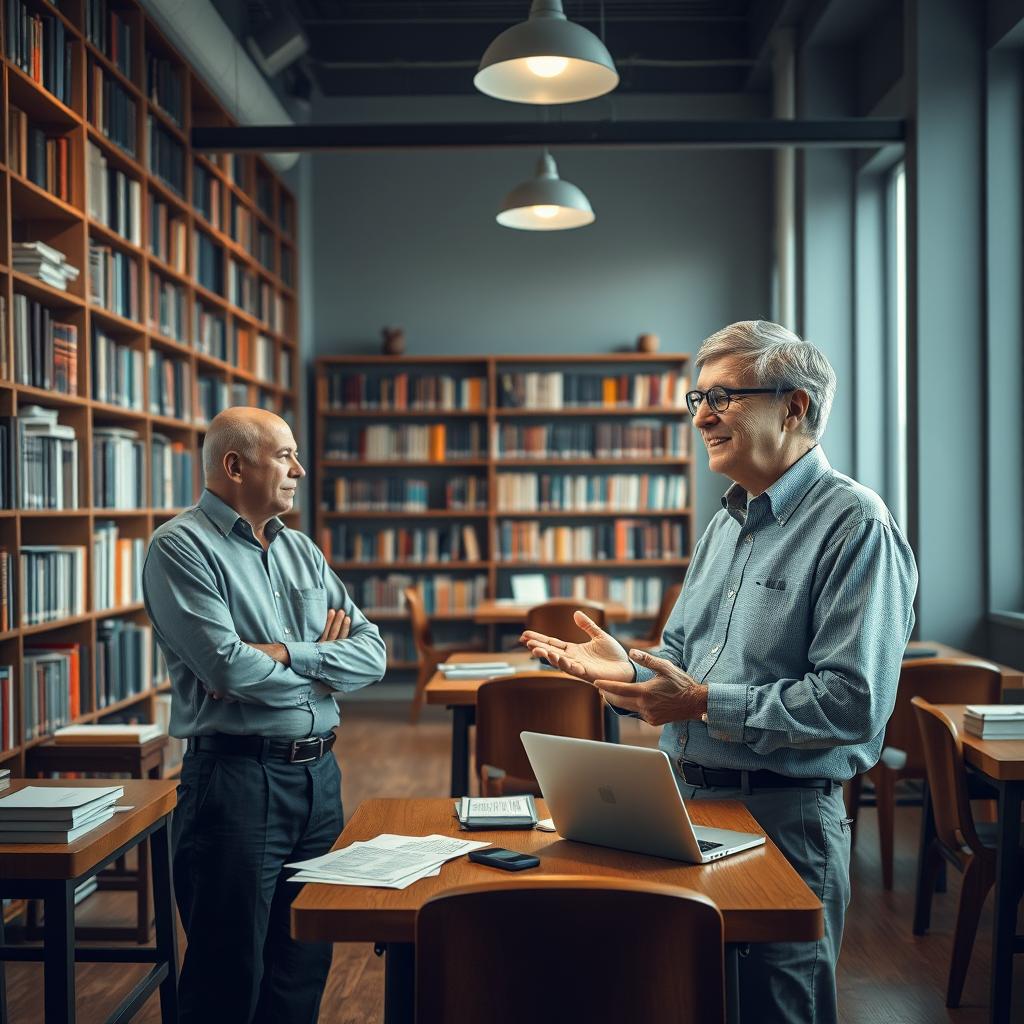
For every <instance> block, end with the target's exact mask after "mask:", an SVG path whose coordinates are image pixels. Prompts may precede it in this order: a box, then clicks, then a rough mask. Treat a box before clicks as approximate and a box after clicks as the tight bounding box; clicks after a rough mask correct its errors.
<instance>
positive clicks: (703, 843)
mask: <svg viewBox="0 0 1024 1024" xmlns="http://www.w3.org/2000/svg"><path fill="white" fill-rule="evenodd" d="M697 845H698V846H699V847H700V852H701V853H707V852H708V851H709V850H717V849H718V848H719V847H720V846H721V845H722V844H721V843H709V842H708V841H707V840H706V839H698V840H697Z"/></svg>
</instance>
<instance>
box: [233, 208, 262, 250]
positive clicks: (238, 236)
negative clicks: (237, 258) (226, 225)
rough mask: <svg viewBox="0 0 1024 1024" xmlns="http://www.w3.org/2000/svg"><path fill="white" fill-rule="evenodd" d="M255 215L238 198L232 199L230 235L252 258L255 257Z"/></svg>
mask: <svg viewBox="0 0 1024 1024" xmlns="http://www.w3.org/2000/svg"><path fill="white" fill-rule="evenodd" d="M255 220H256V218H255V215H254V214H253V213H252V212H251V211H250V210H249V208H248V207H247V206H244V205H243V204H242V202H241V200H240V199H238V197H237V196H232V197H231V222H230V229H229V232H228V233H229V234H230V235H231V237H232V238H233V239H234V240H235V241H236V242H237V243H238V244H239V245H240V246H241V247H242V248H243V249H245V250H246V252H248V253H249V255H250V256H254V255H255V251H254V250H255V247H254V245H253V238H254V236H255Z"/></svg>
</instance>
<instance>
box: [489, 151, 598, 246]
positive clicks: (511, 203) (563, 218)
mask: <svg viewBox="0 0 1024 1024" xmlns="http://www.w3.org/2000/svg"><path fill="white" fill-rule="evenodd" d="M593 222H594V211H593V210H592V209H591V208H590V202H589V201H588V199H587V197H586V196H585V195H584V194H583V193H582V192H581V191H580V190H579V189H578V188H577V187H576V186H575V185H573V184H572V182H569V181H562V179H561V178H559V176H558V168H557V167H556V166H555V161H554V159H553V158H552V156H551V154H550V153H549V152H548V151H547V150H546V149H545V150H544V155H543V156H542V157H541V158H540V160H538V161H537V171H536V174H535V175H534V177H532V178H530V180H529V181H524V182H523V183H522V184H520V185H516V187H515V188H514V189H512V191H511V192H509V194H508V195H507V196H505V201H504V202H503V203H502V204H501V211H500V212H499V213H498V223H499V224H501V225H502V226H503V227H506V228H519V229H520V230H521V231H564V230H565V229H566V228H582V227H585V226H586V225H587V224H593Z"/></svg>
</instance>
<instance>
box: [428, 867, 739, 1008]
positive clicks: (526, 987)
mask: <svg viewBox="0 0 1024 1024" xmlns="http://www.w3.org/2000/svg"><path fill="white" fill-rule="evenodd" d="M723 940H724V927H723V922H722V915H721V913H720V912H719V910H718V908H717V907H716V906H715V904H714V903H712V902H711V901H710V900H709V899H708V898H707V897H705V896H702V895H700V894H699V893H696V892H692V891H689V890H686V889H678V888H670V887H669V886H664V885H656V884H653V883H649V882H636V881H632V880H629V879H621V878H616V879H606V880H602V879H596V878H595V879H591V878H587V879H583V878H566V877H559V876H554V877H547V878H539V877H537V876H536V875H534V876H532V877H530V878H508V879H501V880H500V881H496V882H493V883H487V884H485V885H476V886H467V887H465V888H460V889H457V890H453V891H451V892H448V893H445V894H443V895H441V896H436V897H435V898H434V899H432V900H428V901H427V902H426V903H424V904H423V906H422V907H421V908H420V910H419V913H418V914H417V916H416V1020H417V1022H419V1024H435V1022H440V1021H443V1022H444V1024H481V1022H486V1024H523V1022H524V1021H556V1020H564V1021H573V1020H577V1021H586V1022H587V1024H605V1022H608V1024H622V1022H623V1021H629V1020H635V1021H673V1022H674V1024H697V1022H700V1024H714V1022H718V1024H721V1022H722V1021H723V1020H724V1018H725V970H724V962H723V960H724V946H723ZM611 950H614V956H613V957H612V961H613V962H612V963H609V962H607V961H605V960H603V959H602V955H601V954H602V951H604V952H608V951H611ZM595 958H597V959H595Z"/></svg>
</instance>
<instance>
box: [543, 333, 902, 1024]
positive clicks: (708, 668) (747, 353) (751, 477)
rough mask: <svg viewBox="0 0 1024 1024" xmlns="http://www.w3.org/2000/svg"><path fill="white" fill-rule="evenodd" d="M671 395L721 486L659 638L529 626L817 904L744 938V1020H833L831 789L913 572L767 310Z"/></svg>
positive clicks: (887, 661)
mask: <svg viewBox="0 0 1024 1024" xmlns="http://www.w3.org/2000/svg"><path fill="white" fill-rule="evenodd" d="M697 367H698V369H699V371H700V376H699V379H698V382H697V389H696V390H694V391H691V392H690V393H689V395H687V404H688V406H689V408H690V412H691V414H692V416H693V425H694V427H696V428H697V429H698V430H699V431H700V433H701V436H702V438H703V439H704V443H705V445H706V447H707V450H708V459H709V463H710V466H711V469H713V470H714V471H715V472H716V473H722V474H723V475H725V476H727V477H729V478H730V479H732V480H733V481H734V483H733V485H732V486H731V487H730V488H729V490H728V491H727V492H726V494H725V496H724V497H723V499H722V505H723V509H722V511H721V512H719V513H718V514H717V515H716V516H715V517H714V519H712V521H711V523H710V525H709V526H708V529H707V531H706V532H705V533H704V536H703V537H702V538H701V539H700V542H699V543H698V544H697V547H696V549H695V550H694V552H693V557H692V560H691V563H690V568H689V571H688V573H687V577H686V587H685V589H684V591H683V593H682V595H681V597H680V599H679V602H678V603H677V604H676V607H675V609H674V610H673V612H672V615H671V616H670V618H669V620H668V623H667V625H666V627H665V631H664V634H663V636H662V645H661V648H660V649H659V650H657V651H655V652H653V653H651V654H647V653H644V652H642V651H630V652H629V654H628V656H627V654H626V652H625V651H624V650H623V649H622V647H621V646H620V645H619V644H618V643H617V642H616V641H615V640H613V639H612V638H611V637H610V636H609V635H608V634H607V633H604V632H603V631H602V630H600V629H598V628H597V626H595V625H594V623H593V622H591V621H590V619H588V618H587V617H586V616H585V615H583V614H582V613H581V612H577V613H576V621H577V622H578V623H579V625H580V626H581V627H583V628H584V629H585V630H586V631H587V633H588V634H589V635H590V636H591V638H592V639H591V640H590V641H589V642H587V643H585V644H572V643H566V642H564V641H562V640H560V639H558V638H555V637H547V636H542V635H540V634H537V633H530V632H528V633H525V634H524V635H523V639H524V641H525V642H526V643H527V644H528V646H529V647H531V648H532V649H534V650H537V651H539V652H540V653H542V654H543V655H544V656H545V657H547V658H548V659H549V660H550V661H552V662H554V663H555V664H556V665H557V666H558V667H559V668H561V669H563V670H565V671H568V672H571V673H573V674H574V675H577V676H580V677H581V678H584V679H588V680H590V681H591V682H593V683H594V684H595V685H596V686H597V687H598V688H599V689H600V690H601V691H602V693H603V694H604V696H605V698H606V699H607V700H608V702H609V703H610V704H612V705H614V706H615V707H617V708H619V709H621V710H622V711H624V712H628V713H632V714H635V715H638V716H639V717H641V718H643V719H644V721H646V722H649V723H650V724H652V725H664V726H665V728H664V729H663V731H662V736H661V748H662V750H664V751H665V752H666V753H667V754H668V755H669V757H671V759H672V761H673V763H674V764H675V766H676V770H677V774H678V780H677V781H678V784H679V788H680V791H681V792H682V794H683V796H684V797H685V798H686V799H693V798H698V799H699V798H712V799H718V800H720V799H737V800H742V801H743V802H744V803H745V804H746V805H747V807H748V808H749V809H750V811H751V813H752V814H753V815H754V817H755V818H756V819H757V820H758V822H759V823H760V824H761V826H762V827H763V828H764V830H765V832H767V833H768V835H769V836H770V837H771V838H772V840H773V841H774V842H775V844H776V845H777V846H778V847H779V848H780V849H781V850H782V852H783V853H784V854H785V855H786V857H787V858H788V859H789V861H790V863H791V864H792V865H793V867H794V868H795V869H796V870H797V871H798V872H799V873H800V875H801V876H802V877H803V879H804V881H805V882H806V883H807V884H808V886H810V888H811V889H812V890H813V891H814V893H815V894H816V895H817V896H818V897H819V899H821V901H822V903H823V904H824V907H825V935H824V937H823V938H822V939H821V940H819V941H818V942H804V943H786V944H781V943H776V944H766V945H761V946H753V947H751V951H750V954H749V956H746V957H744V958H743V959H742V960H741V963H740V972H739V981H740V1002H741V1007H742V1013H741V1016H742V1015H744V1014H745V1015H748V1016H749V1018H750V1019H755V1020H757V1021H759V1022H762V1024H763V1022H767V1021H786V1022H790V1021H792V1022H806V1021H814V1022H815V1024H826V1022H832V1021H837V1020H838V1010H837V1005H836V986H835V969H836V961H837V960H838V957H839V946H840V943H841V941H842V933H843V921H844V917H845V913H846V906H847V904H848V903H849V899H850V876H849V861H850V832H849V821H848V819H847V818H846V810H845V808H844V806H843V796H842V789H841V783H842V781H843V780H845V779H848V778H850V777H852V776H853V775H854V774H855V773H856V772H862V771H864V770H866V769H867V768H869V767H871V766H872V765H873V764H874V763H875V762H876V761H877V760H878V757H879V754H880V752H881V748H882V736H883V731H884V728H885V723H886V721H887V720H888V718H889V715H890V714H891V713H892V708H893V704H894V702H895V699H896V686H897V683H898V680H899V670H900V661H901V659H902V656H903V651H904V649H905V647H906V644H907V640H908V639H909V637H910V631H911V628H912V627H913V623H914V612H913V600H914V594H915V592H916V590H917V568H916V566H915V564H914V556H913V553H912V552H911V550H910V547H909V545H908V544H907V541H906V539H905V538H904V536H903V534H902V533H901V532H900V529H899V527H898V526H897V525H896V523H895V522H894V520H893V518H892V516H891V515H890V514H889V511H888V509H887V508H886V507H885V504H884V503H883V502H882V500H881V498H879V497H878V495H877V494H875V493H873V492H872V491H870V490H868V488H866V487H863V486H861V485H860V484H858V483H857V482H856V481H854V480H851V479H850V478H849V477H846V476H843V475H842V474H840V473H837V472H836V471H835V470H834V469H832V467H831V466H830V465H829V462H828V459H827V458H826V457H825V453H824V452H823V451H822V449H821V447H820V446H819V444H818V441H819V439H820V437H821V435H822V433H823V431H824V429H825V424H826V422H827V420H828V414H829V410H830V408H831V405H832V398H833V396H834V394H835V389H836V379H835V374H834V372H833V370H832V367H831V366H830V365H829V363H828V360H827V359H826V358H825V356H824V355H823V354H822V353H821V352H820V351H819V350H818V349H817V348H815V347H814V346H813V345H811V344H810V343H809V342H805V341H802V340H801V339H800V338H798V337H797V336H796V335H795V334H793V333H792V332H790V331H788V330H786V329H785V328H784V327H780V326H778V325H777V324H772V323H767V322H765V321H760V320H758V321H746V322H742V323H736V324H732V325H730V326H729V327H726V328H724V329H723V330H721V331H719V332H718V333H717V334H715V335H713V336H712V337H710V338H708V339H707V341H705V342H704V344H703V345H702V346H701V349H700V352H699V353H698V355H697Z"/></svg>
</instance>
